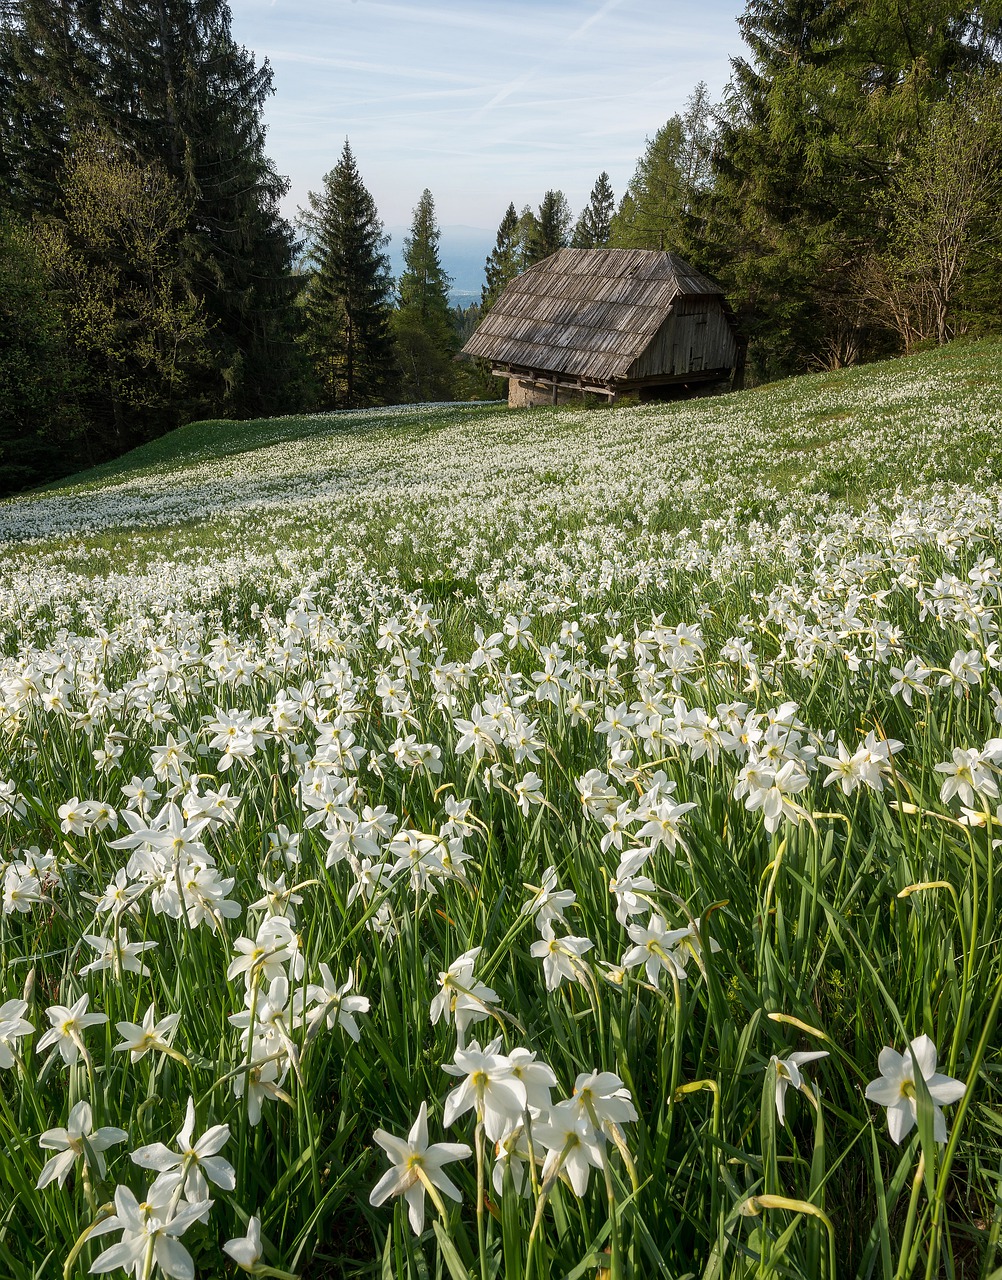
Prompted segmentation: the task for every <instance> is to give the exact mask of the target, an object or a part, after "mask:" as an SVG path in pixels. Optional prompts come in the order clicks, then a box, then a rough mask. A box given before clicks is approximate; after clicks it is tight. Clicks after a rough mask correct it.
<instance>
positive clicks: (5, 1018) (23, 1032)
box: [0, 1000, 35, 1071]
mask: <svg viewBox="0 0 1002 1280" xmlns="http://www.w3.org/2000/svg"><path fill="white" fill-rule="evenodd" d="M27 1012H28V1002H27V1000H5V1001H4V1003H3V1004H0V1070H3V1071H9V1070H10V1069H11V1067H12V1066H13V1065H14V1062H15V1054H16V1052H17V1049H16V1046H15V1041H18V1040H22V1039H23V1038H24V1037H25V1036H30V1035H34V1033H35V1028H34V1027H33V1026H32V1024H31V1023H30V1022H29V1021H28V1020H27V1018H26V1017H25V1016H24V1015H25V1014H26V1013H27Z"/></svg>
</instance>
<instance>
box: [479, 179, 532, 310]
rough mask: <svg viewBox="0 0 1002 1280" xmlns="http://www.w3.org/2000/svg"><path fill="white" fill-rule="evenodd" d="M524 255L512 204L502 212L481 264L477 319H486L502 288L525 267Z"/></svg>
mask: <svg viewBox="0 0 1002 1280" xmlns="http://www.w3.org/2000/svg"><path fill="white" fill-rule="evenodd" d="M524 260H525V253H524V246H523V244H522V238H521V235H520V229H519V217H518V214H517V213H516V212H515V206H514V204H510V205H509V206H508V208H507V209H506V210H505V213H504V217H503V218H502V219H501V223H500V225H499V227H498V233H497V238H496V239H495V241H494V248H493V249H492V250H491V251H490V253H489V254H488V255H487V261H486V262H485V263H484V286H483V289H482V290H481V293H480V311H481V315H482V316H483V315H486V314H487V312H488V311H490V309H491V307H493V306H494V304H495V303H496V302H497V300H498V298H500V297H501V295H502V293H504V289H505V285H506V284H508V282H509V281H510V280H514V279H515V277H516V276H517V275H519V274H520V273H521V272H522V271H523V270H524V266H525V261H524Z"/></svg>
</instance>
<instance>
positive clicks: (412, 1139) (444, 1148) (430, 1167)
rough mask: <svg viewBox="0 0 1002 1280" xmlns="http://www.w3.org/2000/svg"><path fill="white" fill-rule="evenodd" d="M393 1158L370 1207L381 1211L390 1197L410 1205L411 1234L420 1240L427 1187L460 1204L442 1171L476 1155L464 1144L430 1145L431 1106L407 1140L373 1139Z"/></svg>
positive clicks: (383, 1135) (380, 1135)
mask: <svg viewBox="0 0 1002 1280" xmlns="http://www.w3.org/2000/svg"><path fill="white" fill-rule="evenodd" d="M372 1136H373V1138H374V1139H375V1141H376V1142H378V1143H379V1145H380V1146H381V1147H382V1148H383V1150H384V1151H385V1152H386V1154H387V1155H388V1156H389V1158H390V1163H391V1166H392V1167H391V1168H389V1169H387V1171H386V1172H385V1173H384V1174H383V1176H382V1177H381V1178H380V1179H379V1181H378V1182H377V1183H376V1185H375V1186H374V1187H373V1188H372V1191H371V1192H370V1193H369V1203H370V1204H371V1205H374V1206H376V1207H377V1208H378V1206H379V1205H381V1204H384V1203H385V1202H386V1201H387V1200H389V1198H390V1197H391V1196H403V1197H404V1199H405V1200H406V1201H407V1216H408V1219H409V1220H410V1224H411V1230H412V1231H413V1232H414V1234H415V1235H416V1236H419V1235H420V1234H421V1232H422V1231H423V1230H424V1193H425V1189H426V1186H427V1184H429V1183H430V1184H431V1186H432V1187H434V1188H436V1189H437V1190H438V1191H441V1192H443V1193H444V1194H445V1195H447V1196H448V1197H449V1199H450V1200H455V1201H456V1203H457V1204H458V1203H459V1201H460V1200H461V1199H462V1196H461V1195H460V1192H459V1188H458V1187H457V1186H456V1184H455V1183H454V1182H453V1181H452V1179H451V1178H450V1177H449V1176H448V1174H446V1173H444V1172H443V1171H442V1166H443V1165H446V1164H451V1163H452V1161H454V1160H465V1159H467V1158H468V1157H469V1156H471V1155H472V1154H473V1152H472V1151H471V1149H470V1148H469V1147H468V1146H467V1145H466V1143H465V1142H434V1143H431V1144H429V1142H428V1104H427V1103H426V1102H422V1103H421V1110H420V1111H419V1112H418V1116H417V1119H416V1120H415V1121H414V1124H413V1126H412V1127H411V1131H410V1133H408V1135H407V1137H406V1138H396V1137H394V1136H393V1134H392V1133H387V1132H386V1131H385V1130H384V1129H377V1130H376V1131H375V1133H374V1134H373V1135H372Z"/></svg>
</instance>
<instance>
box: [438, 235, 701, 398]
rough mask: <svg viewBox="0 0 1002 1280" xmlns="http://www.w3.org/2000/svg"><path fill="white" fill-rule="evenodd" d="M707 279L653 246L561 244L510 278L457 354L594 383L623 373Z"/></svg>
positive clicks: (677, 258)
mask: <svg viewBox="0 0 1002 1280" xmlns="http://www.w3.org/2000/svg"><path fill="white" fill-rule="evenodd" d="M697 294H711V295H713V296H715V297H722V296H723V291H722V290H721V288H720V286H719V285H717V284H714V282H713V281H712V280H710V279H709V278H708V277H707V276H704V275H702V274H701V273H700V272H698V271H696V270H695V269H694V268H693V267H690V266H689V264H688V263H687V262H684V261H683V260H682V259H681V258H680V257H678V255H677V254H674V253H664V252H661V251H660V250H658V249H561V250H560V251H559V252H558V253H555V254H553V255H552V256H551V257H549V258H544V259H543V261H542V262H537V263H536V264H535V266H532V267H530V268H529V269H528V270H527V271H525V272H523V273H522V275H520V276H518V277H517V278H516V279H514V280H512V281H511V283H510V284H509V285H508V286H507V288H506V289H505V290H504V292H503V293H502V295H501V297H500V298H499V299H498V301H497V302H496V303H495V305H494V307H493V309H492V310H491V311H489V312H488V314H487V315H486V316H485V317H484V319H483V321H482V322H481V324H480V326H479V327H478V329H477V331H476V333H474V335H473V336H472V338H470V340H469V341H468V342H467V344H466V346H465V347H463V353H464V354H465V355H470V356H480V357H482V358H483V359H485V360H490V361H492V362H493V363H494V364H495V365H502V366H512V367H515V368H518V369H540V370H547V371H550V372H553V373H559V374H565V375H569V376H571V377H581V378H589V379H593V380H596V381H600V382H607V381H612V380H614V379H616V378H623V377H625V376H626V373H627V370H628V369H629V368H630V366H631V365H632V364H633V362H634V360H635V359H636V358H637V356H639V355H640V353H641V352H642V351H643V350H644V349H645V347H646V346H647V344H648V343H649V342H650V341H651V340H652V339H653V337H654V336H655V334H656V333H657V331H658V328H659V327H660V326H661V324H662V323H663V322H664V320H665V317H666V316H667V314H668V311H669V309H670V307H671V304H672V302H673V301H674V299H675V298H677V297H680V296H681V297H691V296H693V295H697Z"/></svg>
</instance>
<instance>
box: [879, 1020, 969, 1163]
mask: <svg viewBox="0 0 1002 1280" xmlns="http://www.w3.org/2000/svg"><path fill="white" fill-rule="evenodd" d="M937 1053H938V1051H937V1049H936V1046H935V1044H934V1043H933V1042H932V1040H930V1038H929V1037H928V1036H926V1035H921V1036H918V1037H917V1038H916V1039H914V1040H913V1041H912V1042H911V1044H910V1045H909V1046H908V1048H907V1049H906V1050H905V1052H904V1053H895V1051H894V1050H893V1049H891V1048H888V1047H887V1046H886V1045H885V1046H884V1048H883V1049H881V1051H880V1056H879V1058H878V1059H877V1066H878V1067H879V1068H880V1075H879V1077H878V1078H877V1079H876V1080H871V1081H870V1083H869V1084H868V1085H867V1086H866V1097H867V1098H868V1099H869V1101H870V1102H876V1103H878V1104H879V1105H880V1106H882V1107H886V1108H887V1129H888V1132H889V1133H890V1135H891V1138H892V1139H893V1141H894V1142H897V1143H900V1142H901V1140H902V1139H903V1138H904V1137H905V1135H906V1134H907V1133H910V1132H911V1130H912V1129H913V1128H914V1127H915V1125H916V1124H917V1122H918V1106H917V1103H916V1100H915V1072H916V1071H919V1072H920V1073H921V1075H922V1079H923V1080H924V1081H925V1084H926V1088H927V1089H928V1090H929V1096H930V1097H931V1098H932V1102H933V1138H934V1139H935V1140H936V1141H937V1142H945V1141H946V1119H945V1118H944V1116H943V1107H946V1106H949V1105H950V1103H951V1102H959V1100H960V1099H961V1098H962V1097H963V1096H964V1094H965V1092H966V1091H967V1086H966V1085H965V1084H964V1083H963V1082H962V1081H960V1080H954V1079H953V1078H952V1077H950V1076H944V1075H941V1074H940V1073H939V1072H938V1071H937V1070H936V1057H937Z"/></svg>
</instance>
